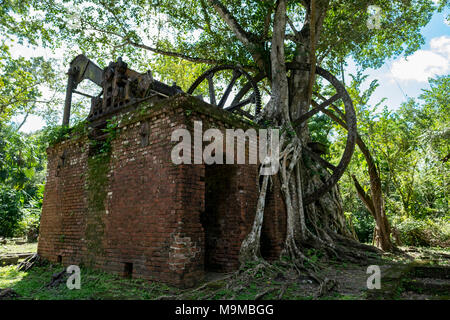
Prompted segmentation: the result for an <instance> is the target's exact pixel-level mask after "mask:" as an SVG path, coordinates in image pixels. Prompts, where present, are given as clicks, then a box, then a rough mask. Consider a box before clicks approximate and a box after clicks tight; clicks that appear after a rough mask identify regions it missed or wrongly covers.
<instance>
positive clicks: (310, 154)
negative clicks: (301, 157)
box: [304, 147, 336, 172]
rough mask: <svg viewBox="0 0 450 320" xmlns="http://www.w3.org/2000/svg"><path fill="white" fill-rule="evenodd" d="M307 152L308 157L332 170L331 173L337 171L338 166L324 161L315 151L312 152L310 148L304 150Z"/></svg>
mask: <svg viewBox="0 0 450 320" xmlns="http://www.w3.org/2000/svg"><path fill="white" fill-rule="evenodd" d="M304 149H305V150H306V151H307V152H308V155H309V156H310V157H311V158H313V159H314V160H316V161H317V162H319V164H320V165H321V166H322V167H324V168H327V169H330V170H331V171H333V172H334V171H336V166H335V165H333V164H331V163H329V162H328V161H327V160H324V159H323V158H322V157H321V156H319V155H318V154H316V153H315V152H314V151H312V150H311V149H310V148H308V147H305V148H304Z"/></svg>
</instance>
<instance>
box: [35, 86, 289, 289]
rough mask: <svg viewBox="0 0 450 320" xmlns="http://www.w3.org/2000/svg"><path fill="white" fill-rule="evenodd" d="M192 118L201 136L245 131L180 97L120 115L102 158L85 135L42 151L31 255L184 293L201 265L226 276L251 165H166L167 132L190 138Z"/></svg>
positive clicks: (274, 235) (279, 234)
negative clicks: (44, 170) (40, 199)
mask: <svg viewBox="0 0 450 320" xmlns="http://www.w3.org/2000/svg"><path fill="white" fill-rule="evenodd" d="M195 120H201V121H202V122H203V129H204V130H206V129H208V128H211V127H214V128H218V129H220V130H222V131H223V130H224V129H225V128H239V127H242V128H243V129H244V130H245V129H246V128H247V125H245V124H244V123H242V122H240V121H237V120H236V119H235V118H234V117H233V116H231V115H230V114H229V113H227V112H225V111H222V110H219V109H217V108H213V107H211V106H210V105H208V104H206V103H202V102H199V101H198V100H196V99H195V98H193V97H190V96H187V95H181V96H177V97H174V98H170V99H167V100H164V101H159V102H155V101H153V102H152V101H147V102H145V103H142V104H141V105H140V106H139V107H138V110H136V111H130V112H127V113H124V114H122V115H120V116H119V118H118V123H119V126H118V129H117V131H116V136H115V138H114V139H113V140H112V143H111V152H110V153H108V154H107V155H106V156H104V155H103V156H102V155H101V154H97V155H96V151H95V148H93V147H92V146H91V143H90V142H89V140H88V139H87V137H85V136H82V137H79V138H72V139H69V140H66V141H63V142H60V143H58V144H56V145H54V146H52V147H50V148H49V149H48V151H47V152H48V175H47V182H46V188H45V194H44V203H43V209H42V218H41V229H40V237H39V245H38V253H39V254H40V255H42V256H43V257H45V258H48V259H49V260H51V261H55V262H57V261H59V259H60V261H61V262H62V263H63V264H65V265H68V264H86V265H90V266H94V267H97V268H101V269H104V270H107V271H110V272H114V273H118V274H123V273H124V272H125V273H127V272H130V269H131V268H132V276H133V277H141V278H147V279H153V280H160V281H164V282H167V283H171V284H174V285H177V286H184V287H186V286H192V285H194V284H195V283H196V282H198V281H200V280H201V279H202V277H203V275H204V272H205V268H206V270H216V271H231V270H234V269H236V268H237V267H238V264H239V263H238V254H239V248H240V244H241V242H242V240H243V239H244V237H245V235H246V234H247V233H248V232H249V230H250V228H251V224H252V222H253V217H254V213H255V207H256V201H257V196H258V189H257V188H258V187H257V165H212V166H207V167H206V166H205V165H202V164H201V165H194V164H192V165H185V164H183V165H174V164H173V163H172V162H171V158H170V155H171V150H172V148H173V146H174V145H175V144H176V142H171V141H170V138H171V134H172V132H173V130H175V129H176V128H187V129H188V130H191V131H192V130H193V122H194V121H195ZM192 136H193V133H192ZM280 199H281V198H279V194H275V195H274V196H273V197H272V199H271V200H269V201H268V208H270V209H269V210H267V212H266V214H265V217H266V218H265V220H266V222H265V224H264V226H265V227H264V230H265V235H264V237H265V239H270V243H273V244H274V245H273V246H272V245H271V244H270V243H269V245H266V247H267V248H269V249H267V250H268V251H267V252H270V254H268V255H270V256H276V255H277V253H278V254H279V251H280V250H281V244H282V241H283V240H284V233H285V222H283V221H285V214H284V207H283V206H282V205H281V204H280V203H278V202H279V200H280ZM205 229H206V230H205ZM205 234H206V235H205ZM205 239H206V245H205ZM205 252H206V254H205ZM205 256H206V257H205Z"/></svg>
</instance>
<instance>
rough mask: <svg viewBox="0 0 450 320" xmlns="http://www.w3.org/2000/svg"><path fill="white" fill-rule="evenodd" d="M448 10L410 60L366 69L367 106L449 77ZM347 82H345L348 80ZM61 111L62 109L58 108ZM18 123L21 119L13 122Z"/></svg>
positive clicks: (37, 124)
mask: <svg viewBox="0 0 450 320" xmlns="http://www.w3.org/2000/svg"><path fill="white" fill-rule="evenodd" d="M449 14H450V10H448V9H447V10H446V11H444V12H443V13H436V14H435V15H434V16H433V18H432V20H431V21H430V23H429V24H428V25H427V26H426V27H424V28H423V30H422V35H423V36H424V38H425V44H424V45H423V46H422V47H421V48H420V50H418V51H417V52H415V53H414V54H413V55H411V56H409V57H408V58H407V59H405V58H403V57H400V58H398V59H394V60H388V61H386V63H385V64H384V65H383V66H382V67H381V68H379V69H377V70H373V69H369V70H366V71H365V74H368V78H367V80H366V82H365V83H364V85H363V87H362V89H365V88H367V87H368V85H369V84H370V82H371V81H372V80H375V79H377V80H378V83H379V84H380V86H379V87H378V88H377V89H376V91H375V92H374V94H373V95H372V98H371V100H370V101H369V104H371V105H375V104H376V103H377V102H379V101H380V100H381V99H383V98H386V99H387V100H386V101H385V102H384V104H383V105H387V106H388V108H390V109H393V110H395V109H397V108H398V107H399V106H400V105H401V103H402V102H405V101H406V100H407V99H408V98H409V97H411V98H415V97H417V96H418V95H420V94H421V92H422V89H427V88H429V85H428V81H427V79H428V77H435V76H438V75H448V74H449V73H450V22H449V21H446V17H448V16H449ZM14 51H15V53H16V54H17V55H22V56H25V57H30V56H39V55H41V56H45V57H46V58H49V57H57V58H61V57H62V56H63V51H62V50H57V51H56V52H54V53H52V52H50V51H49V50H46V49H44V48H27V47H23V46H21V47H17V48H16V50H14ZM356 70H357V69H356V66H355V64H354V63H353V62H352V61H351V60H350V61H348V67H347V68H346V70H345V73H346V79H349V78H350V77H349V74H356ZM347 81H348V80H347ZM61 108H62V106H61ZM15 120H16V121H17V122H21V120H22V119H21V117H19V118H16V119H15ZM44 125H45V123H44V122H43V120H42V119H40V118H38V117H35V116H30V117H29V118H28V119H27V122H26V123H25V125H24V126H23V127H22V129H21V131H23V132H32V131H35V130H39V129H41V128H42V127H43V126H44Z"/></svg>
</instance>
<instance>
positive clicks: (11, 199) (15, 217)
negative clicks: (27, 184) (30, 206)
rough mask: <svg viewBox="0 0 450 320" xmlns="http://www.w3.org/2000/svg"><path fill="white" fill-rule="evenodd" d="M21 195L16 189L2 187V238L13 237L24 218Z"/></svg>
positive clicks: (0, 204)
mask: <svg viewBox="0 0 450 320" xmlns="http://www.w3.org/2000/svg"><path fill="white" fill-rule="evenodd" d="M20 206H21V195H20V192H18V191H17V190H15V189H12V188H8V187H5V186H2V185H0V236H1V237H5V238H6V237H12V236H14V233H15V230H16V229H17V227H18V225H19V221H20V220H21V218H22V211H21V210H20Z"/></svg>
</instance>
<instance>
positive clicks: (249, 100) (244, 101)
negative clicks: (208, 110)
mask: <svg viewBox="0 0 450 320" xmlns="http://www.w3.org/2000/svg"><path fill="white" fill-rule="evenodd" d="M254 100H255V94H252V95H251V96H250V97H248V98H247V99H245V100H242V101H241V102H239V103H237V104H235V105H231V106H229V107H228V108H225V110H227V111H234V110H237V109H241V108H242V107H243V106H245V105H247V104H249V103H252V102H253V101H254Z"/></svg>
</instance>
